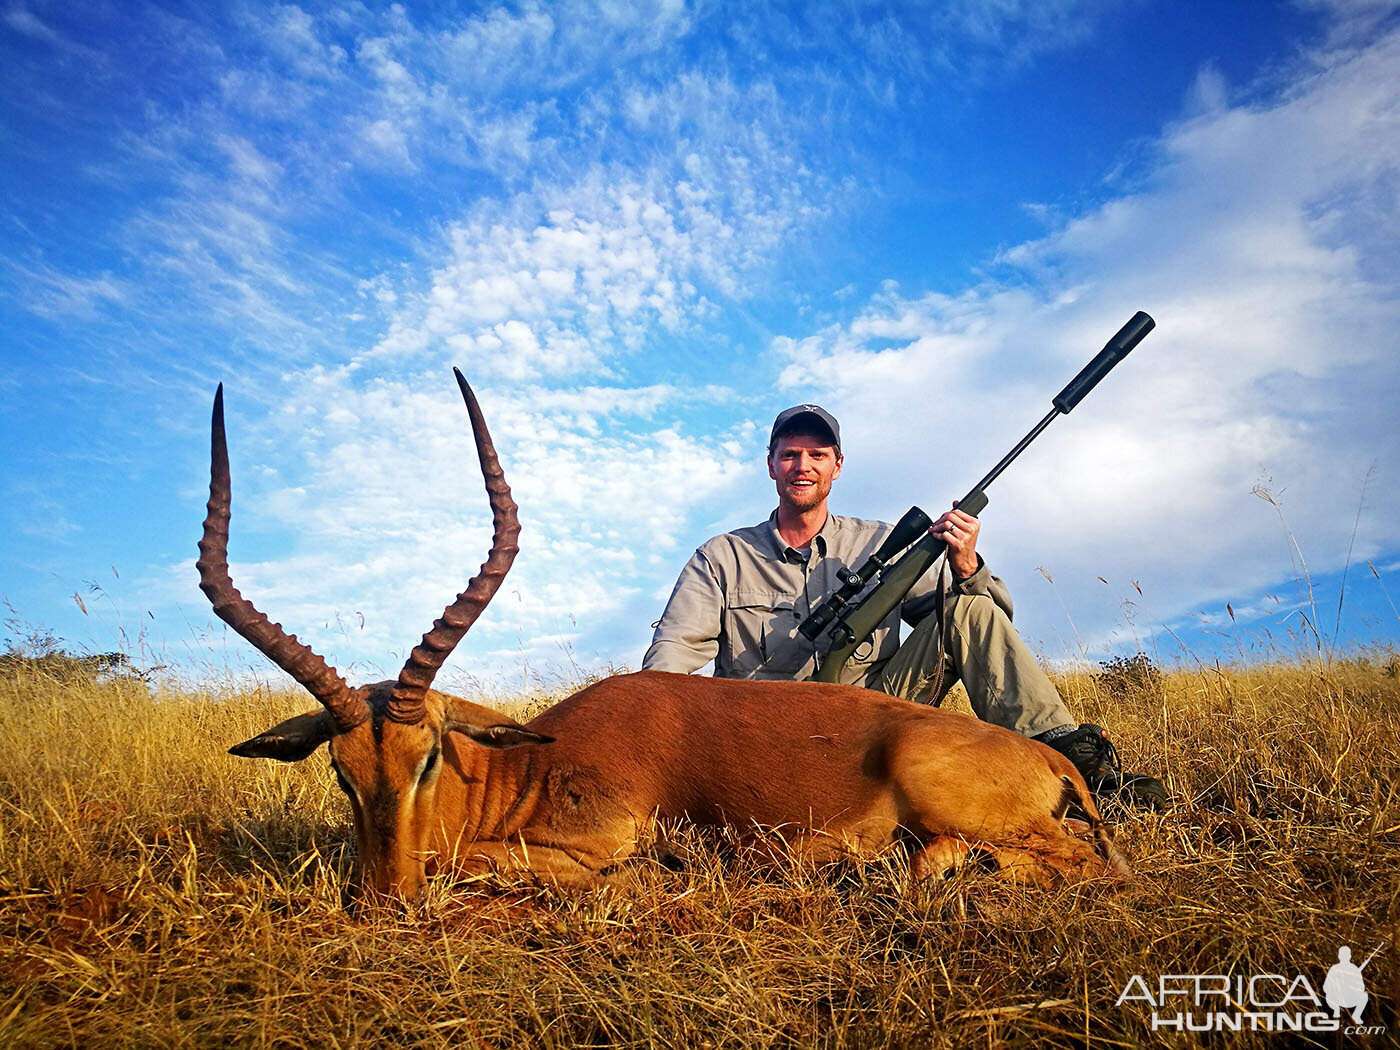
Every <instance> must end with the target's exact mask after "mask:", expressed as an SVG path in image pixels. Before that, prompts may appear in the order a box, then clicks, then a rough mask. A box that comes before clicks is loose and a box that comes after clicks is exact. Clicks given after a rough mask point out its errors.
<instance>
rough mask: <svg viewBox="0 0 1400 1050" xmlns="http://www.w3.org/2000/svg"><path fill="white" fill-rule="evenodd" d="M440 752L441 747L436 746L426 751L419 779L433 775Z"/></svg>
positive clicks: (425, 778)
mask: <svg viewBox="0 0 1400 1050" xmlns="http://www.w3.org/2000/svg"><path fill="white" fill-rule="evenodd" d="M440 753H441V749H440V748H436V747H435V748H433V749H432V751H431V752H429V753H428V761H426V762H424V763H423V775H422V776H421V777H419V778H418V779H419V780H420V781H423V780H427V779H428V778H429V777H430V776H432V775H433V773H434V772H436V770H437V764H438V755H439V754H440Z"/></svg>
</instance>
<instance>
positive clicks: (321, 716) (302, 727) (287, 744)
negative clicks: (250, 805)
mask: <svg viewBox="0 0 1400 1050" xmlns="http://www.w3.org/2000/svg"><path fill="white" fill-rule="evenodd" d="M333 736H335V719H334V718H332V717H331V713H330V712H329V711H326V710H324V709H322V710H320V711H312V712H310V713H308V714H304V715H296V716H295V717H293V718H289V719H287V720H286V721H285V722H279V723H277V725H275V726H273V727H272V728H271V729H269V730H268V731H267V732H265V733H259V734H258V735H257V736H255V737H253V739H252V740H245V741H243V743H241V744H238V745H237V746H235V747H231V748H229V749H228V753H229V754H230V755H237V756H238V757H239V758H275V759H276V760H277V761H278V762H300V761H301V760H302V759H303V758H305V757H306V756H307V755H309V754H311V752H313V751H315V750H316V749H317V748H318V747H320V746H321V745H322V744H324V743H325V742H326V741H327V740H329V739H330V738H331V737H333Z"/></svg>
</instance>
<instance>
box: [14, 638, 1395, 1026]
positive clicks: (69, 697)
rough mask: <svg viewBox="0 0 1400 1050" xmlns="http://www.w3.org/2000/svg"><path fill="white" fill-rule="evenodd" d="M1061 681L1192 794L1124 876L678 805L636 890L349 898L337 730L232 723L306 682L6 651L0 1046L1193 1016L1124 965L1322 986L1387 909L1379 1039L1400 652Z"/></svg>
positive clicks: (1367, 939) (1152, 825)
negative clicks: (975, 862) (349, 902)
mask: <svg viewBox="0 0 1400 1050" xmlns="http://www.w3.org/2000/svg"><path fill="white" fill-rule="evenodd" d="M1059 684H1060V685H1061V688H1062V689H1063V690H1064V692H1065V693H1066V695H1067V696H1068V697H1069V698H1070V701H1071V707H1072V709H1074V710H1075V711H1076V712H1078V713H1079V715H1080V717H1081V718H1083V719H1085V720H1088V721H1099V722H1102V723H1104V724H1107V725H1109V726H1111V727H1112V728H1113V729H1114V731H1115V736H1116V738H1117V740H1118V741H1119V746H1120V749H1121V751H1122V753H1123V757H1124V761H1125V765H1126V766H1127V767H1129V768H1135V769H1144V770H1149V771H1153V772H1158V773H1164V774H1165V775H1166V776H1167V779H1168V780H1169V782H1170V787H1171V788H1172V790H1173V791H1174V792H1175V793H1176V794H1177V795H1178V796H1180V797H1181V798H1182V799H1183V800H1184V801H1183V803H1182V804H1181V805H1180V806H1179V807H1178V808H1177V809H1176V810H1174V811H1173V812H1171V813H1169V814H1165V815H1147V816H1142V815H1131V816H1127V817H1124V818H1123V819H1122V820H1121V822H1120V832H1119V834H1120V840H1121V842H1122V843H1123V845H1124V847H1125V849H1126V851H1127V853H1128V854H1129V856H1130V857H1131V858H1132V859H1133V861H1134V863H1135V866H1136V868H1137V870H1138V872H1139V875H1138V877H1137V878H1136V879H1135V880H1134V881H1133V882H1132V883H1130V884H1129V885H1128V887H1127V888H1126V889H1123V890H1120V891H1117V892H1112V891H1107V890H1104V889H1102V888H1082V887H1081V888H1066V889H1061V890H1055V891H1046V890H1029V889H1019V888H1015V887H1011V886H1006V885H1002V884H1000V883H996V882H994V881H992V880H990V879H989V878H988V877H986V876H983V875H977V874H966V875H962V876H959V877H958V878H957V879H954V880H952V881H950V882H943V883H938V884H929V885H923V886H913V887H911V886H909V885H907V883H906V880H905V879H904V878H903V874H902V869H901V867H900V865H899V864H898V863H897V862H896V861H894V860H890V861H889V862H883V863H873V864H870V865H867V866H865V867H864V868H859V869H857V868H844V869H841V870H836V871H833V870H821V871H811V870H802V869H793V868H792V867H791V866H787V865H783V864H777V865H776V866H775V865H771V864H768V865H765V864H761V863H758V862H757V861H756V860H755V859H754V858H752V857H743V856H739V857H735V856H733V855H731V851H728V850H726V849H725V846H724V843H723V842H717V841H716V840H715V839H714V838H707V837H704V836H701V835H699V834H697V833H694V832H688V833H683V834H682V837H683V838H684V839H685V840H687V844H688V845H689V846H690V847H691V849H692V851H693V859H692V863H691V866H690V867H689V868H688V870H686V871H684V872H681V873H672V872H667V871H662V870H657V871H655V872H650V873H647V874H645V875H644V876H643V879H642V885H641V886H640V887H638V888H636V889H633V890H631V891H629V892H627V893H625V894H622V893H616V892H604V893H584V894H572V895H570V894H561V893H557V892H555V891H553V890H551V889H549V888H547V887H539V886H532V885H528V884H523V883H516V884H513V885H512V884H500V883H495V884H478V885H475V886H465V887H463V886H459V887H455V888H454V887H447V886H442V885H438V886H435V887H434V889H433V892H432V895H431V896H430V899H429V900H428V901H427V902H425V903H424V904H423V905H422V906H421V907H418V908H417V909H415V910H414V911H413V913H411V914H392V915H389V914H385V915H377V916H373V917H367V918H358V919H357V918H352V917H351V916H349V915H347V913H346V912H345V911H344V910H343V909H342V907H341V893H342V889H343V887H344V886H345V884H346V881H347V879H348V876H349V872H350V864H351V856H350V850H351V844H350V832H349V827H348V813H347V810H346V807H345V805H344V803H343V802H342V800H341V798H340V795H339V792H338V791H337V790H336V789H335V787H334V784H333V782H332V778H331V776H330V774H329V772H328V770H327V768H326V762H325V759H324V758H323V757H321V756H320V755H318V756H315V757H313V758H312V759H310V760H308V761H307V762H304V763H302V764H300V765H299V766H292V767H283V766H277V765H274V764H271V763H257V762H249V761H240V760H238V759H234V758H230V757H227V756H226V755H225V754H224V753H223V752H224V748H225V747H227V746H228V745H229V744H230V743H233V742H236V741H238V740H241V739H243V738H244V737H247V736H251V735H252V734H253V733H255V732H257V731H259V730H261V729H264V728H266V727H267V726H268V725H270V724H271V723H273V722H274V721H276V720H278V719H280V718H282V717H285V715H286V714H288V713H290V712H292V711H295V710H301V709H305V708H306V707H307V703H306V701H305V700H303V699H302V698H301V697H299V696H294V695H268V694H265V693H257V694H253V695H231V696H219V697H216V696H210V695H198V696H167V697H162V698H160V699H158V700H153V699H152V698H151V697H150V696H149V695H147V693H146V692H145V691H144V689H142V688H140V687H139V686H132V685H121V684H109V685H94V684H91V683H80V682H73V683H66V684H65V683H58V682H54V681H52V680H50V679H44V678H41V677H39V676H37V675H33V674H27V672H21V673H19V676H18V677H15V676H14V675H11V676H10V677H7V678H4V679H0V710H2V711H3V717H0V756H3V758H0V1045H4V1046H8V1047H29V1046H54V1045H80V1046H100V1047H107V1046H118V1047H120V1046H160V1047H195V1046H230V1045H232V1046H242V1045H257V1046H264V1045H270V1046H279V1047H301V1046H308V1047H310V1046H316V1047H321V1046H381V1045H405V1046H428V1047H432V1046H440V1045H441V1046H446V1045H449V1044H451V1045H455V1046H467V1047H471V1046H482V1047H504V1046H518V1045H529V1046H544V1047H566V1046H665V1047H744V1048H749V1047H806V1046H823V1047H903V1046H910V1047H926V1046H927V1047H945V1046H946V1047H976V1046H989V1047H991V1046H1002V1045H1027V1044H1032V1043H1033V1044H1035V1045H1036V1046H1037V1047H1058V1046H1066V1047H1068V1046H1083V1045H1115V1046H1117V1045H1180V1046H1187V1045H1198V1043H1197V1042H1196V1037H1189V1036H1175V1035H1171V1034H1165V1033H1160V1032H1159V1033H1157V1034H1156V1035H1154V1034H1152V1033H1151V1032H1150V1031H1149V1030H1148V1028H1147V1027H1146V1024H1145V1016H1146V1013H1147V1011H1146V1010H1145V1009H1144V1008H1143V1006H1142V1004H1125V1005H1124V1006H1122V1007H1118V1006H1115V1005H1114V1003H1115V1000H1116V999H1117V997H1118V994H1119V992H1120V991H1121V990H1122V988H1123V986H1124V984H1125V982H1126V980H1127V979H1128V977H1129V976H1130V975H1132V974H1135V973H1138V974H1143V975H1145V976H1147V978H1148V981H1149V982H1155V979H1156V975H1158V974H1163V973H1193V972H1202V973H1224V972H1233V973H1237V974H1246V975H1247V974H1253V973H1282V974H1286V975H1292V974H1295V973H1303V974H1306V975H1308V977H1309V979H1310V980H1311V981H1313V983H1314V984H1315V985H1317V986H1318V987H1319V988H1320V982H1321V977H1322V972H1323V969H1324V968H1325V966H1326V965H1327V964H1329V963H1330V962H1331V961H1332V960H1333V959H1334V958H1335V952H1336V949H1337V947H1338V945H1339V944H1342V943H1348V944H1351V945H1352V946H1353V947H1354V948H1355V949H1356V950H1357V951H1358V953H1361V954H1364V953H1365V952H1368V951H1369V950H1370V949H1371V948H1372V947H1374V946H1375V945H1376V944H1378V943H1380V942H1381V941H1383V940H1384V941H1389V943H1390V945H1391V946H1392V947H1389V948H1386V949H1384V950H1383V951H1382V952H1381V954H1380V955H1378V956H1377V957H1376V961H1375V962H1374V963H1373V964H1372V965H1371V967H1369V968H1368V969H1367V977H1368V983H1369V986H1370V990H1371V993H1372V995H1373V999H1372V1005H1371V1007H1370V1008H1369V1009H1368V1011H1367V1017H1366V1021H1367V1023H1368V1024H1387V1025H1389V1033H1390V1035H1388V1036H1385V1037H1373V1038H1375V1039H1379V1040H1381V1041H1384V1040H1385V1039H1387V1038H1391V1037H1393V1033H1395V1032H1396V1031H1397V1028H1396V1018H1395V1012H1394V1004H1395V1002H1396V1000H1397V990H1398V989H1397V982H1398V981H1400V964H1398V963H1400V949H1397V948H1396V947H1394V946H1395V945H1396V943H1397V941H1400V903H1397V900H1398V899H1400V798H1397V791H1398V790H1400V789H1397V773H1400V683H1397V680H1396V678H1395V677H1394V676H1393V674H1390V673H1387V669H1386V668H1385V667H1384V666H1382V664H1381V663H1380V662H1379V661H1370V662H1367V661H1357V662H1353V663H1339V664H1334V665H1332V666H1330V667H1325V668H1324V667H1299V666H1292V667H1290V666H1278V667H1258V668H1253V669H1245V670H1230V669H1226V670H1223V671H1217V670H1202V671H1200V672H1198V673H1191V672H1185V671H1179V672H1173V673H1169V674H1167V675H1166V676H1165V678H1163V679H1162V680H1161V681H1160V682H1149V683H1146V685H1144V686H1143V687H1142V688H1139V689H1137V690H1136V691H1134V692H1130V693H1129V694H1128V695H1123V696H1110V695H1108V691H1107V690H1106V689H1104V688H1103V687H1102V684H1101V683H1100V682H1098V681H1096V680H1095V679H1094V677H1093V676H1091V675H1087V674H1082V675H1069V676H1064V677H1062V678H1061V679H1060V682H1059ZM322 754H324V753H322ZM1358 961H1359V959H1358ZM1216 1038H1217V1039H1218V1040H1219V1042H1220V1043H1221V1044H1222V1045H1223V1043H1224V1042H1225V1041H1226V1038H1228V1040H1229V1042H1230V1045H1232V1046H1233V1045H1259V1046H1282V1045H1288V1044H1287V1042H1286V1040H1287V1039H1288V1037H1285V1036H1279V1035H1265V1034H1259V1035H1233V1036H1229V1037H1224V1038H1222V1037H1216ZM1323 1038H1324V1039H1325V1040H1326V1041H1325V1042H1324V1043H1322V1044H1320V1045H1331V1039H1330V1037H1323ZM1353 1041H1355V1040H1354V1039H1353V1037H1345V1038H1344V1041H1343V1045H1351V1043H1352V1042H1353ZM1374 1045H1380V1043H1375V1044H1374Z"/></svg>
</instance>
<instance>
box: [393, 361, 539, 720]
mask: <svg viewBox="0 0 1400 1050" xmlns="http://www.w3.org/2000/svg"><path fill="white" fill-rule="evenodd" d="M452 374H453V375H455V376H456V377H457V385H458V386H459V387H461V389H462V400H464V401H465V402H466V403H467V414H468V415H469V416H471V421H472V433H473V434H474V435H475V437H476V453H477V457H478V458H479V459H480V460H481V473H482V475H483V476H484V477H485V478H486V494H487V496H488V497H489V499H490V502H491V521H492V525H493V527H494V532H493V534H492V537H491V550H490V552H489V553H488V554H487V555H486V561H485V562H484V563H483V564H482V566H481V570H480V571H479V572H478V573H477V574H476V575H475V576H473V577H472V579H471V582H470V583H468V584H467V589H466V590H465V591H463V592H462V593H461V594H459V595H457V600H456V601H455V602H453V603H452V604H451V605H449V606H448V607H447V608H446V609H444V610H443V613H442V616H441V618H440V619H438V620H436V621H434V623H433V629H432V630H431V631H429V632H428V633H427V634H425V635H423V641H422V642H421V643H420V644H418V645H416V646H414V647H413V652H412V653H410V654H409V657H408V662H407V663H405V664H404V665H403V670H402V671H400V672H399V680H398V682H396V683H395V685H394V691H393V693H392V694H391V695H390V698H389V718H390V719H392V720H393V721H395V722H402V723H405V724H408V725H412V724H414V723H416V722H421V721H422V720H423V699H424V697H425V696H426V695H427V692H428V688H429V686H431V685H432V684H433V678H434V677H435V676H436V675H437V673H438V669H439V668H441V667H442V665H443V663H444V661H446V660H447V658H448V657H449V656H451V655H452V650H453V649H454V648H455V647H456V645H457V643H458V642H460V641H461V640H462V636H463V635H464V634H466V633H467V630H468V629H469V628H470V627H471V625H472V624H474V623H475V622H476V619H477V617H478V616H480V615H481V614H482V611H483V610H485V608H486V604H487V602H489V601H490V600H491V599H492V597H493V596H494V595H495V593H496V591H498V590H499V589H500V587H501V582H502V581H503V580H504V579H505V577H506V573H507V572H509V571H510V566H511V563H512V562H513V561H515V556H516V554H517V553H519V551H520V547H519V546H518V545H517V544H516V539H517V538H518V537H519V535H520V521H519V519H518V518H517V517H516V506H515V502H514V501H513V500H512V499H511V498H510V486H509V485H507V484H506V477H505V474H503V473H502V472H501V464H500V463H499V462H498V461H497V459H496V448H495V446H494V445H492V443H491V434H490V432H489V431H488V430H487V429H486V420H485V419H483V418H482V415H481V407H480V406H479V405H478V404H477V403H476V395H475V394H473V393H472V388H471V387H470V386H468V385H467V381H466V380H465V379H463V378H462V373H461V372H460V371H458V370H457V369H456V368H454V369H453V370H452Z"/></svg>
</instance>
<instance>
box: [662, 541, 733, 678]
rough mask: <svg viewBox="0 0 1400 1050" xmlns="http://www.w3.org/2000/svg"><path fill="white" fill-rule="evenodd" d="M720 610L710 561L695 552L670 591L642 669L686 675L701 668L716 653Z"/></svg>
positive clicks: (718, 590)
mask: <svg viewBox="0 0 1400 1050" xmlns="http://www.w3.org/2000/svg"><path fill="white" fill-rule="evenodd" d="M723 609H724V590H723V588H721V587H720V585H719V580H717V579H716V578H715V574H714V571H713V569H711V567H710V563H709V560H708V559H707V558H706V557H705V555H704V554H702V553H701V552H700V551H696V552H695V554H694V555H692V556H691V559H690V561H688V562H686V563H685V568H683V569H682V570H681V574H680V577H679V578H678V579H677V580H676V586H675V589H674V590H673V591H671V600H670V601H668V602H667V603H666V611H665V612H663V613H662V614H661V620H660V621H659V622H658V623H657V625H656V633H655V634H654V635H652V638H651V647H650V648H649V649H647V653H646V656H644V657H642V670H643V671H674V672H676V673H678V674H689V673H690V672H691V671H694V670H695V669H696V668H699V667H704V666H705V665H706V664H707V663H709V662H710V661H711V660H713V659H714V658H715V656H716V655H717V654H718V653H719V635H720V627H721V624H720V618H721V614H722V612H723Z"/></svg>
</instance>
